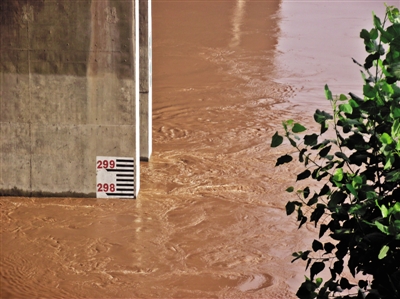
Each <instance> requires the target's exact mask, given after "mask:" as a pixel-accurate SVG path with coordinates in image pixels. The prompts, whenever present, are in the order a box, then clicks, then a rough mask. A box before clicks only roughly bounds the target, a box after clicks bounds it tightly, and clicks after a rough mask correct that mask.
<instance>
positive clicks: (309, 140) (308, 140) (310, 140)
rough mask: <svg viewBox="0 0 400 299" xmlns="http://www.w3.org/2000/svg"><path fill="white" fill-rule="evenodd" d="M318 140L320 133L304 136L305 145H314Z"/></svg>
mask: <svg viewBox="0 0 400 299" xmlns="http://www.w3.org/2000/svg"><path fill="white" fill-rule="evenodd" d="M317 142H318V135H317V134H315V133H314V134H311V135H306V136H304V144H305V145H309V146H313V145H316V144H317Z"/></svg>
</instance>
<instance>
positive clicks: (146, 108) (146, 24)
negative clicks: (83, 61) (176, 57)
mask: <svg viewBox="0 0 400 299" xmlns="http://www.w3.org/2000/svg"><path fill="white" fill-rule="evenodd" d="M139 15H140V17H139V36H140V37H139V45H140V49H139V52H140V62H139V66H140V74H139V78H140V80H139V81H140V84H139V91H140V98H139V101H140V116H139V118H140V159H141V160H142V161H148V160H149V159H150V156H151V153H152V101H153V99H152V27H151V24H152V21H151V15H152V14H151V0H141V1H140V4H139Z"/></svg>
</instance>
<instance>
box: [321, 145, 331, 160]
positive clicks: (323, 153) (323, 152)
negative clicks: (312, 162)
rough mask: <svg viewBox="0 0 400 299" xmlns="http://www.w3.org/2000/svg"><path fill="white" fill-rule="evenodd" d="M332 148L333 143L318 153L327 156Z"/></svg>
mask: <svg viewBox="0 0 400 299" xmlns="http://www.w3.org/2000/svg"><path fill="white" fill-rule="evenodd" d="M331 148H332V145H328V146H326V147H324V148H323V149H322V150H320V151H319V153H318V155H319V156H320V157H322V158H323V157H325V156H326V155H327V154H328V153H329V151H330V150H331Z"/></svg>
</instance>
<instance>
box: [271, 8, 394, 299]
mask: <svg viewBox="0 0 400 299" xmlns="http://www.w3.org/2000/svg"><path fill="white" fill-rule="evenodd" d="M387 23H388V25H387ZM373 24H374V27H373V28H372V29H371V30H369V31H368V30H365V29H363V30H362V31H361V33H360V37H361V38H362V39H363V40H364V44H365V49H366V51H367V53H368V56H367V58H366V59H365V63H364V64H360V63H358V62H357V61H355V60H354V59H353V61H354V62H355V63H356V64H357V65H358V66H359V67H361V68H362V70H361V74H362V78H363V81H364V85H363V97H362V98H360V97H358V96H356V95H355V94H353V93H349V96H346V95H343V94H341V95H340V96H337V97H333V96H332V92H331V91H330V90H329V88H328V86H327V85H325V95H326V98H327V99H328V100H329V101H330V102H331V105H332V110H333V114H329V113H327V112H325V111H320V110H316V112H315V114H314V120H315V121H316V123H318V125H319V126H320V128H321V130H320V132H319V134H315V133H314V134H306V133H305V131H306V128H305V127H304V126H302V125H301V124H299V123H296V122H294V121H293V120H288V121H285V122H284V123H283V128H284V131H285V135H284V136H281V135H279V133H278V132H276V133H275V135H274V136H273V137H272V143H271V146H272V147H277V146H280V145H281V144H282V143H283V140H284V139H285V138H286V139H287V140H288V142H289V143H290V145H291V146H292V147H294V149H295V153H296V156H297V153H298V161H299V162H300V163H302V164H303V165H304V171H302V172H301V173H299V174H298V175H297V180H296V181H302V180H306V179H307V180H306V181H303V182H308V181H311V180H314V181H316V182H317V185H318V186H320V187H321V186H322V187H321V189H320V190H318V191H314V190H312V189H313V188H310V187H305V188H302V189H300V190H297V191H295V188H294V187H289V188H287V190H286V191H287V192H290V193H295V194H296V195H297V200H294V201H290V202H288V203H287V205H286V213H287V214H288V215H290V214H292V213H297V221H298V222H299V228H300V227H302V226H303V225H304V224H305V223H306V222H311V223H313V224H314V225H315V227H319V236H318V239H315V240H314V241H313V242H312V244H311V249H309V250H306V251H300V252H296V253H293V256H294V259H293V261H295V260H297V259H302V260H304V261H307V264H306V270H307V269H309V271H310V275H309V277H306V279H305V281H304V282H303V283H302V285H301V286H300V288H299V289H298V292H297V294H296V295H297V296H298V297H299V298H304V299H305V298H332V297H334V298H367V299H372V298H391V299H393V298H400V186H399V183H400V88H399V86H398V82H399V81H400V15H399V10H398V9H397V8H395V7H393V6H387V7H386V14H385V18H384V20H383V22H382V21H381V20H380V19H379V18H378V17H377V16H376V15H374V14H373ZM326 132H328V133H329V132H332V133H333V134H331V136H334V137H333V139H329V138H324V137H323V136H327V135H328V134H327V133H326ZM299 134H300V135H299ZM292 155H293V154H285V155H283V156H281V157H280V158H278V160H277V162H276V166H278V165H281V164H285V163H289V162H292V161H293V160H294V159H293V156H292ZM314 185H315V184H314ZM314 189H315V188H314ZM323 236H324V238H322V237H323ZM321 238H322V239H321ZM324 270H325V271H324ZM323 271H324V272H325V273H326V275H327V276H329V277H330V278H329V279H328V280H327V281H326V282H324V281H323V279H322V278H321V277H318V275H319V274H321V273H322V272H323ZM345 273H347V274H345ZM350 275H352V276H353V278H351V277H350ZM356 275H357V277H356ZM352 281H355V282H356V283H357V284H353V283H352Z"/></svg>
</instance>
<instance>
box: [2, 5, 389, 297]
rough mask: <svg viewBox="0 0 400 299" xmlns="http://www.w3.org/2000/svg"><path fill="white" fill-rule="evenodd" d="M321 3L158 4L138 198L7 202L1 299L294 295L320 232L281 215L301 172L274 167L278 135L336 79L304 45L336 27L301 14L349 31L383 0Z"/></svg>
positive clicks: (4, 203)
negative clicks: (145, 158) (306, 252)
mask: <svg viewBox="0 0 400 299" xmlns="http://www.w3.org/2000/svg"><path fill="white" fill-rule="evenodd" d="M291 3H292V4H291ZM299 3H300V4H299ZM321 3H322V4H318V5H317V4H315V3H314V5H311V6H310V3H308V2H303V3H301V2H300V1H299V2H292V1H284V2H283V3H281V2H280V1H251V0H248V1H246V0H241V1H236V0H229V1H207V0H202V1H173V0H166V1H153V18H154V19H153V34H154V36H153V59H154V60H153V76H154V77H153V80H154V81H153V97H154V103H153V114H154V118H153V138H154V152H153V156H152V158H151V161H150V162H149V163H142V165H141V170H142V177H141V191H140V195H139V197H138V199H137V200H99V199H76V198H12V197H5V198H1V200H0V205H1V215H2V216H1V252H0V254H1V260H0V273H1V285H0V288H1V289H0V292H1V298H295V296H294V293H295V290H296V289H297V287H298V284H299V282H300V281H301V280H302V279H303V278H302V277H303V273H304V272H303V269H304V268H303V267H304V265H303V264H301V263H295V264H291V263H290V260H291V253H292V252H293V251H296V250H302V249H304V248H306V244H308V243H309V242H310V240H312V239H311V238H312V234H311V233H310V232H309V231H310V230H312V228H310V227H309V228H308V229H305V230H302V231H297V229H296V224H295V221H294V219H293V218H290V217H286V216H285V210H284V206H285V203H286V201H287V200H289V199H290V196H289V195H288V194H286V193H285V192H284V191H283V190H284V189H285V188H286V187H287V186H289V185H290V184H291V182H292V180H294V177H295V175H294V174H293V172H294V171H296V169H294V168H287V167H280V168H274V163H275V160H276V158H277V157H278V156H279V155H280V154H282V153H284V151H285V149H271V148H270V146H269V144H270V138H271V136H272V134H273V133H274V132H275V131H276V130H278V129H279V130H280V123H281V121H282V120H283V119H288V118H296V119H302V120H303V123H305V124H307V125H308V124H310V125H311V123H310V120H308V118H306V117H305V116H308V115H310V113H311V111H312V110H314V106H315V107H316V105H318V103H316V101H315V100H313V99H314V98H318V97H319V95H318V93H319V92H320V89H321V88H323V84H325V83H326V82H328V81H329V80H330V79H331V77H329V76H333V77H335V75H332V73H330V75H329V76H328V75H325V74H326V73H327V70H326V69H324V67H323V66H324V63H323V60H324V59H325V58H324V57H320V56H318V55H319V54H320V55H322V54H321V51H323V50H321V49H320V50H319V51H318V49H314V52H312V51H313V50H311V52H310V50H308V51H306V50H304V51H302V50H301V49H307V46H309V45H310V43H309V42H307V38H310V37H312V36H314V38H317V37H318V36H319V37H320V38H322V40H323V36H324V34H326V32H324V31H323V30H322V29H321V30H322V31H321V30H320V33H319V35H318V34H317V33H313V32H312V31H311V32H310V30H311V29H310V28H316V26H317V25H318V22H320V20H319V19H318V18H316V21H315V22H316V23H314V24H313V23H312V21H310V20H309V19H308V20H309V21H308V22H301V20H302V18H301V13H303V15H304V14H306V13H308V14H311V15H313V14H319V13H322V12H325V13H326V14H328V16H330V20H331V22H330V23H329V26H330V27H329V26H328V27H329V28H332V26H333V27H334V26H335V24H343V22H347V23H348V24H349V26H350V28H353V27H356V29H355V30H354V31H352V32H351V33H349V35H348V36H347V37H346V36H345V38H347V39H348V40H349V41H352V40H353V39H354V38H357V35H358V32H359V30H360V29H361V28H360V27H359V26H358V25H359V24H360V23H362V22H364V19H367V20H369V16H370V11H371V10H372V9H373V8H374V5H375V4H376V3H372V4H371V3H370V2H368V3H369V4H368V3H367V5H370V6H371V7H368V8H372V9H365V5H364V6H363V7H364V8H363V10H367V11H368V15H367V16H365V17H364V19H362V18H360V17H356V18H351V17H348V18H347V17H343V14H337V13H338V12H337V10H332V9H329V7H328V8H326V5H329V3H328V4H327V2H321ZM324 5H325V6H324ZM331 5H332V4H331ZM336 5H337V3H336ZM382 5H383V4H382ZM343 7H345V8H346V11H347V10H348V9H353V12H355V11H357V10H358V9H359V8H358V7H357V6H355V5H354V3H353V4H352V5H350V4H348V5H342V8H343ZM379 7H380V6H379ZM332 8H333V6H332ZM300 12H301V13H300ZM348 14H349V15H351V13H348ZM357 16H359V15H358V14H357ZM361 21H362V22H361ZM310 22H311V23H310ZM367 24H369V22H367ZM297 26H300V27H301V26H304V27H305V28H309V29H308V30H305V31H301V30H299V31H300V32H299V31H296V30H294V28H296V29H299V28H297ZM307 26H309V27H307ZM310 26H311V27H310ZM361 26H362V24H361ZM344 27H345V29H346V32H347V31H348V28H349V27H346V26H344ZM329 28H328V29H329ZM321 35H322V37H321ZM299 36H300V37H301V38H300V41H299ZM343 36H344V35H343V34H341V33H340V31H339V33H338V35H337V36H336V37H335V38H338V39H340V38H342V37H343ZM296 40H297V42H296ZM301 40H303V44H302V43H301ZM319 44H320V45H321V44H324V43H323V42H322V43H319ZM297 49H299V51H297ZM322 49H323V48H322ZM329 49H330V50H331V52H332V53H335V49H334V48H332V45H331V48H329ZM337 49H341V47H340V46H338V47H337ZM304 53H306V54H304ZM313 53H314V54H313ZM322 56H323V55H322ZM339 56H340V57H336V58H335V59H336V60H334V61H333V62H332V61H330V63H333V64H334V65H337V63H342V61H341V60H340V59H342V58H343V59H344V58H346V59H347V57H346V55H339ZM330 57H331V58H332V57H335V56H334V54H332V55H331V56H330ZM307 61H308V62H307ZM313 62H314V63H316V64H312V63H313ZM328 68H329V67H328ZM329 69H330V70H331V71H332V70H333V72H338V74H341V73H340V72H341V70H342V69H341V68H333V69H332V68H329ZM305 70H307V71H306V72H305ZM346 74H347V73H346ZM349 76H350V78H347V79H348V80H346V82H347V83H348V85H346V86H345V87H346V88H347V87H355V88H357V83H355V82H353V81H352V80H353V77H351V76H352V75H349ZM335 78H336V77H335ZM325 80H326V81H325ZM338 86H340V84H339V83H338ZM340 92H342V91H340ZM344 92H345V91H344ZM310 98H311V100H309V99H310ZM302 100H303V102H302ZM310 103H311V104H310ZM311 108H312V109H311Z"/></svg>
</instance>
